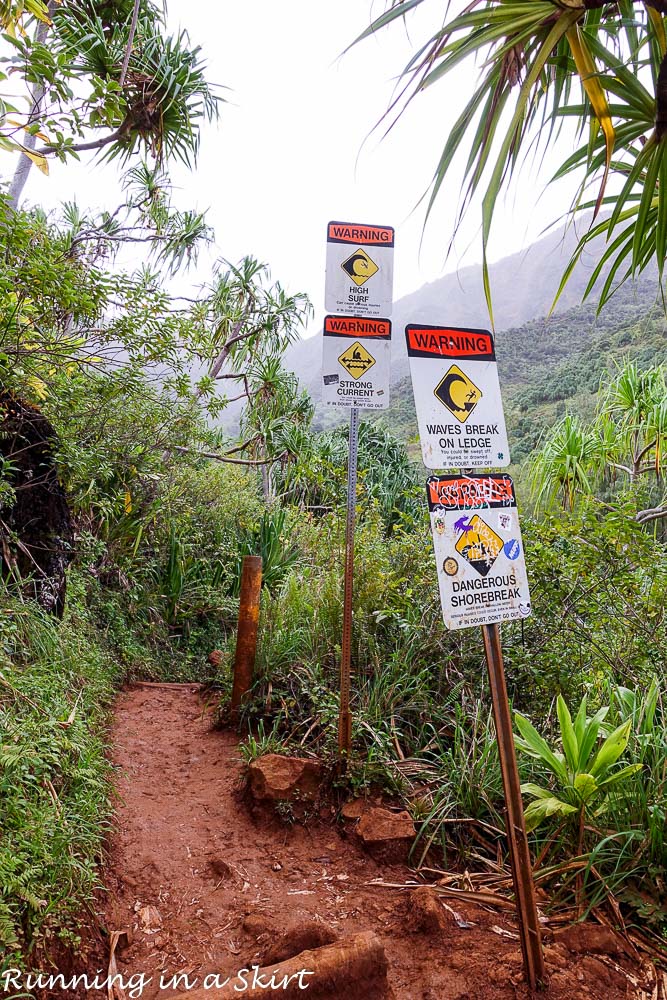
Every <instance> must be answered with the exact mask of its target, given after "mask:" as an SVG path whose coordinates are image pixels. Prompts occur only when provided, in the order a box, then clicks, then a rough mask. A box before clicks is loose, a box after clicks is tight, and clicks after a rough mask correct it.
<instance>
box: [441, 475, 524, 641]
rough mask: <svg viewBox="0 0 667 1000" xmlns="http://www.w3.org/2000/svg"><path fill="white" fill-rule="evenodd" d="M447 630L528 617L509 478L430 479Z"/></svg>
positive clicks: (489, 476) (455, 476) (517, 519)
mask: <svg viewBox="0 0 667 1000" xmlns="http://www.w3.org/2000/svg"><path fill="white" fill-rule="evenodd" d="M426 493H427V499H428V507H429V512H430V517H431V530H432V533H433V547H434V550H435V559H436V563H437V569H438V587H439V589H440V601H441V604H442V615H443V619H444V622H445V625H446V626H447V628H449V629H459V628H468V627H470V626H472V625H491V624H493V623H496V622H506V621H512V620H514V619H517V618H525V617H526V616H527V615H529V614H530V592H529V590H528V579H527V576H526V563H525V559H524V554H523V542H522V539H521V528H520V526H519V516H518V512H517V507H516V496H515V494H514V483H513V482H512V480H511V479H510V477H509V476H505V475H484V476H465V475H451V476H433V477H432V478H431V479H429V480H428V482H427V484H426Z"/></svg>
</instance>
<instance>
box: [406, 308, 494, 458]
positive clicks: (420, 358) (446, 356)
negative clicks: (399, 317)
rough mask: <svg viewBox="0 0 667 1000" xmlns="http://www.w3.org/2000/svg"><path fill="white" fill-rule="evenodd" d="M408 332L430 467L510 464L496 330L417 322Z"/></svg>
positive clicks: (421, 430)
mask: <svg viewBox="0 0 667 1000" xmlns="http://www.w3.org/2000/svg"><path fill="white" fill-rule="evenodd" d="M405 337H406V342H407V349H408V358H409V361H410V374H411V376H412V388H413V392H414V397H415V409H416V411H417V423H418V424H419V437H420V440H421V446H422V457H423V461H424V465H425V466H426V468H427V469H446V468H452V467H456V466H459V467H463V468H476V469H479V468H487V469H488V468H495V467H498V468H503V467H504V466H506V465H509V462H510V453H509V442H508V440H507V430H506V428H505V416H504V413H503V403H502V398H501V395H500V383H499V381H498V365H497V363H496V353H495V346H494V342H493V336H492V334H490V333H489V332H488V330H474V329H467V328H455V327H436V326H418V325H412V326H407V327H406V328H405Z"/></svg>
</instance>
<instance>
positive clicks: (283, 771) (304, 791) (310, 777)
mask: <svg viewBox="0 0 667 1000" xmlns="http://www.w3.org/2000/svg"><path fill="white" fill-rule="evenodd" d="M321 784H322V766H321V764H320V763H319V762H318V761H316V760H310V759H307V758H302V757H283V756H281V755H280V754H266V756H264V757H259V758H258V759H257V760H254V761H253V762H252V763H251V764H250V767H249V787H250V793H251V795H252V797H253V798H254V799H255V800H256V801H257V802H281V801H285V800H287V801H291V800H292V799H297V800H298V799H301V800H303V799H308V800H313V799H317V798H318V797H319V793H320V786H321Z"/></svg>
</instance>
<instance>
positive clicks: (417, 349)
mask: <svg viewBox="0 0 667 1000" xmlns="http://www.w3.org/2000/svg"><path fill="white" fill-rule="evenodd" d="M405 336H406V341H407V351H408V357H409V359H410V373H411V375H412V388H413V391H414V397H415V409H416V412H417V423H418V425H419V436H420V440H421V446H422V455H423V460H424V465H425V466H426V467H427V468H429V469H442V468H447V467H449V468H451V467H453V466H461V465H465V466H467V468H463V469H460V471H459V473H458V475H451V474H450V475H441V476H431V478H430V479H429V480H428V483H427V487H426V489H427V498H428V505H429V511H430V517H431V530H432V533H433V546H434V551H435V557H436V564H437V570H438V586H439V589H440V600H441V603H442V613H443V619H444V622H445V625H446V626H447V628H449V629H460V628H469V627H470V626H477V625H480V626H481V628H482V637H483V639H484V653H485V656H486V664H487V668H488V673H489V683H490V687H491V698H492V703H493V717H494V720H495V725H496V741H497V744H498V756H499V758H500V769H501V774H502V779H503V790H504V793H505V805H506V826H507V840H508V845H509V853H510V861H511V866H512V880H513V883H514V895H515V900H516V912H517V919H518V922H519V932H520V939H521V951H522V955H523V967H524V973H525V976H526V982H527V984H528V986H529V988H530V989H531V990H534V989H536V988H537V987H538V986H539V985H541V984H542V983H543V981H544V978H545V970H544V955H543V952H542V935H541V931H540V922H539V916H538V912H537V900H536V896H535V884H534V882H533V871H532V866H531V861H530V853H529V850H528V838H527V836H526V822H525V817H524V814H523V802H522V799H521V784H520V780H519V770H518V767H517V762H516V751H515V747H514V735H513V732H512V716H511V713H510V706H509V699H508V696H507V684H506V682H505V670H504V666H503V652H502V646H501V642H500V627H499V623H500V622H508V621H513V620H516V619H521V618H525V617H526V616H527V615H529V614H530V611H531V606H530V593H529V589H528V578H527V574H526V567H525V561H524V555H523V543H522V540H521V529H520V526H519V516H518V511H517V509H516V497H515V493H514V484H513V482H512V480H511V478H510V477H509V476H506V475H499V474H497V473H488V472H486V473H478V474H476V473H475V471H474V470H475V469H488V468H498V467H502V466H505V465H508V464H509V461H510V455H509V444H508V440H507V431H506V428H505V417H504V414H503V405H502V397H501V395H500V384H499V382H498V371H497V365H496V355H495V345H494V342H493V336H492V335H491V333H489V331H488V330H472V329H462V328H454V327H448V326H444V325H443V326H435V325H434V326H430V327H427V326H420V325H416V324H414V325H409V326H407V327H406V328H405Z"/></svg>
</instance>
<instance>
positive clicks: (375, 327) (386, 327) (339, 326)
mask: <svg viewBox="0 0 667 1000" xmlns="http://www.w3.org/2000/svg"><path fill="white" fill-rule="evenodd" d="M324 336H325V337H355V338H356V337H376V338H380V339H381V340H391V323H390V321H389V320H388V319H362V318H360V317H358V316H325V317H324Z"/></svg>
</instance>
